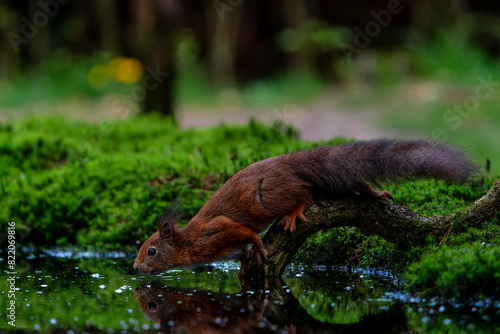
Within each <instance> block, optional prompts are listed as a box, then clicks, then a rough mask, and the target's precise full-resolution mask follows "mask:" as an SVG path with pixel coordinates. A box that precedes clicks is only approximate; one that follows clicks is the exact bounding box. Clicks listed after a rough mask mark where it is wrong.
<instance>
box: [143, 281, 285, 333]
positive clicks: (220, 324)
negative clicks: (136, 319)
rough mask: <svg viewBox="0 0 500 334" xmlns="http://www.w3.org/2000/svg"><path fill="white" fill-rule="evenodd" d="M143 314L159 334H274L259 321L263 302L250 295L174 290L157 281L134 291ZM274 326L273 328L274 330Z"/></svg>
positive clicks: (263, 322) (274, 330) (262, 320)
mask: <svg viewBox="0 0 500 334" xmlns="http://www.w3.org/2000/svg"><path fill="white" fill-rule="evenodd" d="M134 293H135V297H136V299H137V301H138V302H139V305H140V307H141V309H142V311H143V313H144V314H145V315H147V316H148V317H149V318H150V319H151V320H152V321H154V322H155V323H157V324H159V325H160V332H161V333H186V332H187V333H275V332H276V331H277V330H278V328H277V327H276V326H272V325H270V324H269V323H268V322H266V321H265V320H264V319H263V318H262V314H263V311H264V307H265V304H266V301H265V299H264V300H262V301H261V300H259V299H260V296H257V295H253V294H252V293H250V292H249V293H245V292H242V293H239V294H229V293H222V292H212V291H206V290H205V291H204V290H202V291H200V290H196V289H189V288H174V287H168V286H165V285H163V284H162V283H159V282H151V283H148V284H142V285H140V286H139V287H137V288H136V289H135V290H134ZM275 327H276V328H275Z"/></svg>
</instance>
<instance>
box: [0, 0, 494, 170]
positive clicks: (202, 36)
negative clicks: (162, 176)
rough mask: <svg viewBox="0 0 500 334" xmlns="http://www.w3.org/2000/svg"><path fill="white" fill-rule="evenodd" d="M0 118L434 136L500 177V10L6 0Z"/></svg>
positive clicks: (474, 5) (375, 1)
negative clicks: (165, 120) (143, 120)
mask: <svg viewBox="0 0 500 334" xmlns="http://www.w3.org/2000/svg"><path fill="white" fill-rule="evenodd" d="M0 31H1V34H2V36H3V38H2V39H1V41H0V64H1V67H0V91H1V92H2V94H1V95H0V121H4V122H5V121H8V120H11V119H16V118H19V117H24V116H26V115H31V114H48V115H54V114H60V115H64V116H68V117H73V118H85V119H88V120H101V119H103V118H113V119H123V118H128V117H131V116H132V115H134V114H137V113H141V112H142V113H148V112H159V113H160V114H162V115H167V116H174V117H175V118H176V119H177V122H178V123H179V124H180V125H181V126H185V127H189V126H206V125H215V124H218V123H219V122H220V121H221V120H222V121H225V122H240V123H241V122H246V121H247V120H248V118H250V117H257V118H260V119H264V120H266V121H269V120H276V119H277V120H279V121H282V122H285V123H290V124H292V125H294V126H296V127H297V128H298V130H299V132H300V133H301V134H302V138H304V139H309V140H318V139H329V138H331V137H335V136H344V137H357V138H371V137H380V136H399V137H401V136H403V137H432V138H438V139H445V140H450V141H452V142H455V143H457V144H459V145H462V146H466V147H467V148H469V149H471V150H472V151H473V152H474V153H475V154H477V155H478V156H480V157H481V159H484V158H490V159H492V160H493V162H494V163H493V168H494V169H496V170H497V171H500V160H497V158H496V156H500V151H498V150H499V149H497V148H493V146H495V145H494V143H498V142H499V141H500V131H498V130H499V129H500V111H499V110H498V108H497V106H498V104H499V103H498V102H500V101H499V100H500V94H498V90H499V88H500V84H498V82H500V63H499V61H498V57H499V54H500V4H499V3H498V2H496V1H494V0H478V1H470V0H445V1H439V2H438V1H430V0H420V1H409V0H402V1H398V0H369V1H368V0H358V1H343V0H341V1H326V0H323V1H322V0H293V1H271V2H269V1H260V0H256V1H245V0H210V1H193V0H186V1H179V0H151V1H147V0H122V1H118V0H106V1H99V0H90V1H70V0H26V1H14V0H4V1H2V3H1V4H0Z"/></svg>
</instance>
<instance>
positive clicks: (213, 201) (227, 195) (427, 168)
mask: <svg viewBox="0 0 500 334" xmlns="http://www.w3.org/2000/svg"><path fill="white" fill-rule="evenodd" d="M477 170H478V168H477V166H476V165H475V164H474V163H472V162H471V161H470V158H469V157H468V155H467V154H466V153H464V152H463V151H461V150H459V149H456V148H454V147H451V146H448V145H444V144H439V143H436V142H431V141H394V140H374V141H369V142H356V143H352V144H345V145H339V146H335V147H320V148H317V149H312V150H309V151H303V152H293V153H289V154H284V155H281V156H277V157H273V158H269V159H265V160H262V161H259V162H256V163H253V164H251V165H250V166H248V167H246V168H245V169H243V170H241V171H240V172H238V173H237V174H236V175H234V176H233V177H232V178H231V179H230V180H229V181H227V182H226V183H225V184H224V185H223V186H222V187H221V188H220V189H219V190H217V191H216V192H215V193H214V194H213V196H212V197H210V199H209V200H208V201H207V202H206V204H205V205H204V206H203V207H202V209H201V210H200V212H199V213H198V214H197V215H196V216H195V217H194V218H193V219H192V220H191V221H190V222H189V223H188V224H187V225H186V226H185V227H184V228H178V227H177V226H176V225H175V220H172V219H170V218H169V215H168V214H164V216H163V217H162V219H161V220H160V222H159V224H158V232H156V233H155V234H153V235H152V236H151V237H150V238H149V239H148V240H146V242H145V243H144V244H143V245H142V247H141V249H140V250H139V254H138V256H137V258H136V260H135V263H134V268H136V269H138V270H139V271H140V272H141V273H150V274H158V273H160V272H162V271H165V270H168V269H170V268H173V267H176V266H189V265H195V264H202V263H211V262H214V261H217V260H221V259H228V258H238V259H240V260H241V261H242V266H241V271H240V274H242V273H243V268H244V264H245V261H246V257H247V251H246V250H245V247H246V246H247V245H248V244H253V245H254V249H255V251H253V253H254V254H255V256H256V257H257V260H258V261H259V262H260V261H262V260H263V259H264V258H266V256H267V252H266V251H265V249H264V248H263V245H262V241H261V240H260V238H259V235H258V234H259V233H261V232H262V231H264V229H265V228H266V227H267V226H269V224H270V223H271V222H272V221H274V220H275V219H280V223H281V224H284V228H285V230H289V231H290V232H293V231H294V230H295V220H296V217H299V218H300V219H301V220H304V221H305V220H306V219H305V217H304V215H303V212H304V210H305V209H306V208H307V207H308V206H309V205H310V203H311V202H312V201H313V200H314V199H318V198H325V197H326V198H339V197H346V196H358V197H363V198H383V199H393V197H392V195H391V194H390V193H389V192H387V191H377V190H375V189H373V188H372V187H371V186H370V185H369V184H368V183H367V182H370V183H372V184H375V185H378V182H390V181H392V182H397V181H400V180H404V179H410V178H416V177H419V178H429V177H433V178H440V179H445V180H449V181H455V182H465V181H467V180H468V179H469V178H470V177H471V176H472V175H474V173H476V172H477ZM150 248H155V250H156V254H155V255H152V256H151V255H148V249H150Z"/></svg>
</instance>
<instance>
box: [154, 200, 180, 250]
mask: <svg viewBox="0 0 500 334" xmlns="http://www.w3.org/2000/svg"><path fill="white" fill-rule="evenodd" d="M181 218H182V214H181V212H180V208H179V203H178V202H177V201H175V202H172V203H171V204H170V205H169V206H168V207H167V208H166V209H165V211H164V212H163V215H162V216H161V218H160V220H159V221H158V232H159V234H160V238H161V239H162V240H164V241H165V242H167V243H169V244H171V243H172V241H173V239H174V238H175V235H174V234H175V231H176V223H177V222H178V221H179V220H180V219H181Z"/></svg>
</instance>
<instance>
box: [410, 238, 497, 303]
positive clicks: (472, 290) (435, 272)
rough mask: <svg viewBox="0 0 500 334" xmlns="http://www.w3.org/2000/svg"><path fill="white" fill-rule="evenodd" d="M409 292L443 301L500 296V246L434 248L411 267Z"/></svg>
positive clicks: (478, 243)
mask: <svg viewBox="0 0 500 334" xmlns="http://www.w3.org/2000/svg"><path fill="white" fill-rule="evenodd" d="M406 277H407V279H408V288H409V289H410V290H416V291H420V292H422V293H424V294H425V295H432V296H435V295H438V296H444V297H449V298H450V297H482V296H498V295H499V294H500V290H499V286H500V245H498V243H495V244H490V243H485V242H479V241H476V242H473V243H468V244H463V245H461V246H454V247H451V246H443V247H442V248H440V249H439V248H438V247H435V246H434V247H432V248H430V250H429V251H428V252H427V253H426V254H425V255H424V256H422V258H421V259H420V260H419V261H417V262H415V263H413V264H411V265H410V266H409V267H408V271H407V273H406Z"/></svg>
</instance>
